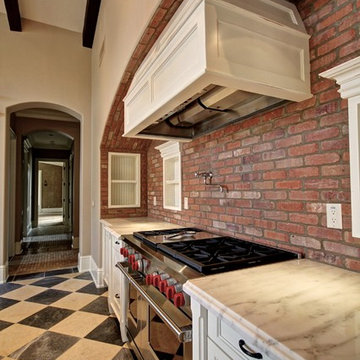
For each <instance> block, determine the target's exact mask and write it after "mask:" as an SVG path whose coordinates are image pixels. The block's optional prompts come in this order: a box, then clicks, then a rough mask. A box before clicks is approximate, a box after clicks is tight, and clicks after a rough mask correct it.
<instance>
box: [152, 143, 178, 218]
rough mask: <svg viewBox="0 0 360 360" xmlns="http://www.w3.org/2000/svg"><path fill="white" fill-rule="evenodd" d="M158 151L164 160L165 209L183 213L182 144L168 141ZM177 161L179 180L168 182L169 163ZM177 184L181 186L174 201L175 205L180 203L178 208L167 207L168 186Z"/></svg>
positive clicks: (157, 147) (158, 147)
mask: <svg viewBox="0 0 360 360" xmlns="http://www.w3.org/2000/svg"><path fill="white" fill-rule="evenodd" d="M155 149H156V150H159V151H160V154H161V157H162V159H163V208H164V209H168V210H177V211H181V197H182V188H181V180H182V179H181V178H182V172H181V152H180V143H179V142H178V141H168V142H166V143H164V144H161V145H159V146H156V147H155ZM172 159H176V160H177V163H176V164H175V167H176V170H175V173H177V174H178V178H174V179H171V180H166V171H167V169H168V165H167V163H168V161H169V160H172ZM171 184H176V185H178V186H179V194H178V198H177V199H173V200H174V203H176V202H177V203H178V206H171V205H166V202H167V200H168V199H167V197H166V188H167V185H171Z"/></svg>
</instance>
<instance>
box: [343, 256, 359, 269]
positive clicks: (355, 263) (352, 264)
mask: <svg viewBox="0 0 360 360" xmlns="http://www.w3.org/2000/svg"><path fill="white" fill-rule="evenodd" d="M345 266H346V267H347V268H348V269H350V270H353V271H358V272H360V260H356V259H346V260H345Z"/></svg>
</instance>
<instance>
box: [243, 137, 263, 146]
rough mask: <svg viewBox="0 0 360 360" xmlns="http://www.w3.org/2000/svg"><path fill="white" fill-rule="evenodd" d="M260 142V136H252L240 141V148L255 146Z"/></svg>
mask: <svg viewBox="0 0 360 360" xmlns="http://www.w3.org/2000/svg"><path fill="white" fill-rule="evenodd" d="M259 141H260V136H252V137H248V138H245V139H243V140H242V146H248V145H253V144H257V143H258V142H259Z"/></svg>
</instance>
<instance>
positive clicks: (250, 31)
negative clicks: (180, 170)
mask: <svg viewBox="0 0 360 360" xmlns="http://www.w3.org/2000/svg"><path fill="white" fill-rule="evenodd" d="M308 40H309V35H308V34H307V33H306V31H305V28H304V25H303V23H302V20H301V18H300V16H299V13H298V11H297V9H296V7H295V5H293V4H291V3H289V2H288V1H285V0H251V1H249V0H184V2H183V3H182V5H181V7H180V8H179V9H178V11H177V13H176V14H175V15H174V17H173V18H172V19H171V21H170V22H169V24H168V25H167V27H166V29H165V30H164V32H163V33H162V35H161V36H160V37H159V39H158V40H157V42H156V43H155V45H154V46H153V48H152V49H151V51H150V53H149V54H148V56H147V57H146V59H145V60H144V62H143V63H142V65H141V66H140V68H139V69H138V71H137V72H136V74H135V77H134V79H133V82H132V84H131V87H130V89H129V91H128V94H127V96H126V97H125V99H124V103H125V133H124V136H127V137H141V138H150V139H167V140H169V139H174V138H176V139H177V140H180V141H190V140H191V139H193V138H194V137H196V136H199V135H202V134H204V133H206V132H210V131H213V130H215V129H217V128H219V127H222V126H224V125H227V124H229V123H231V122H235V121H239V120H241V119H244V118H247V117H249V116H251V115H253V114H255V113H257V112H259V111H263V110H264V109H268V108H270V107H274V106H278V105H279V103H280V102H282V101H283V100H292V101H302V100H305V99H308V98H310V97H311V96H312V95H311V93H310V61H309V41H308Z"/></svg>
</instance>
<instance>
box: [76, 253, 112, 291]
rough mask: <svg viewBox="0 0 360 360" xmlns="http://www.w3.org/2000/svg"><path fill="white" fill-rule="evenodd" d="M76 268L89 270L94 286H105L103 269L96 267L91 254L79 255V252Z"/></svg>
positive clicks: (82, 270)
mask: <svg viewBox="0 0 360 360" xmlns="http://www.w3.org/2000/svg"><path fill="white" fill-rule="evenodd" d="M78 268H79V271H80V272H85V271H89V272H90V274H91V277H92V278H93V280H94V283H95V286H96V287H97V288H100V287H104V286H105V283H104V271H103V269H99V268H98V267H97V265H96V262H95V260H94V259H93V257H92V256H91V255H88V256H80V254H79V260H78Z"/></svg>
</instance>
